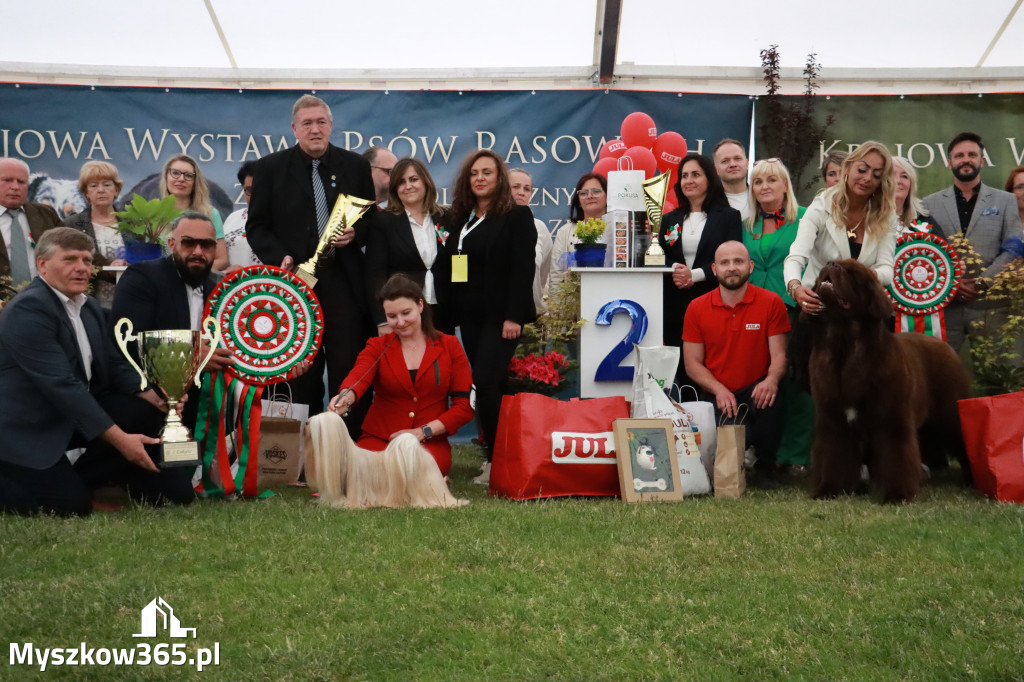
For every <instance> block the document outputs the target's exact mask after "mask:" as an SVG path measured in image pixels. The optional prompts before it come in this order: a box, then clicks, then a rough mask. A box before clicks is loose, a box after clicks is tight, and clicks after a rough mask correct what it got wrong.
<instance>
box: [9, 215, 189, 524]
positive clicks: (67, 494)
mask: <svg viewBox="0 0 1024 682" xmlns="http://www.w3.org/2000/svg"><path fill="white" fill-rule="evenodd" d="M94 248H95V245H94V243H93V240H92V239H91V238H90V237H89V236H88V235H85V234H83V233H81V232H79V231H78V230H74V229H72V228H69V227H60V228H55V229H53V230H48V231H47V232H46V233H45V234H44V235H43V236H42V237H41V238H40V240H39V244H38V246H37V247H36V268H37V269H38V272H39V277H37V278H36V279H35V280H33V282H32V283H31V284H30V285H29V286H28V288H27V289H25V290H24V291H23V292H22V293H20V294H19V295H18V296H17V297H15V298H14V300H12V301H11V302H10V303H9V304H8V305H7V306H6V307H5V308H4V311H3V313H2V314H0V387H2V390H0V439H2V446H0V510H3V511H12V512H16V513H21V514H31V513H35V512H40V511H41V512H44V513H57V514H61V515H71V514H75V515H86V514H88V513H89V512H90V511H91V508H92V507H91V499H90V491H89V488H90V485H91V482H90V481H89V480H87V479H85V478H83V477H82V476H81V475H80V473H79V472H78V471H77V470H76V469H75V468H73V467H72V464H71V462H70V460H69V459H68V458H67V456H66V455H65V452H66V451H67V450H69V449H71V448H76V447H80V446H86V445H87V450H86V454H85V455H83V456H82V458H83V459H84V458H86V457H88V458H105V459H111V460H114V464H112V465H110V468H114V469H117V471H118V472H119V476H118V478H117V480H116V481H115V482H117V483H120V484H122V485H125V486H126V487H127V488H128V490H129V493H130V494H131V495H132V496H133V497H135V498H136V499H140V500H143V501H153V502H156V501H160V500H163V499H170V500H173V501H176V502H182V503H187V502H188V501H189V500H191V498H192V488H191V481H190V480H189V479H188V478H185V479H183V480H182V479H181V476H180V475H177V474H175V473H173V472H170V473H169V472H168V471H159V470H158V469H157V468H156V466H154V464H153V461H152V460H151V459H150V457H149V455H148V454H147V453H146V450H145V447H144V446H145V445H147V444H154V443H157V442H159V441H158V439H157V438H153V437H150V436H152V435H155V434H156V433H158V432H159V429H160V425H161V424H162V423H163V420H164V412H166V410H167V407H166V405H165V404H164V403H163V401H162V400H160V398H158V397H157V396H156V394H155V392H154V391H152V390H146V391H144V392H140V390H139V386H140V380H139V376H138V374H136V373H135V371H134V370H132V369H131V367H130V366H128V364H127V363H126V362H124V361H123V360H120V359H119V357H115V356H112V355H111V354H110V353H109V349H110V344H108V343H107V341H106V335H105V333H104V326H105V325H104V318H103V311H102V309H101V308H100V306H99V304H98V303H97V302H96V301H95V300H94V299H92V298H90V297H89V296H86V295H85V290H86V287H87V286H88V284H89V277H90V276H91V274H92V254H93V250H94ZM161 410H162V411H161ZM145 434H149V435H148V436H147V435H145Z"/></svg>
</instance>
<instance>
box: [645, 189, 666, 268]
mask: <svg viewBox="0 0 1024 682" xmlns="http://www.w3.org/2000/svg"><path fill="white" fill-rule="evenodd" d="M668 176H669V174H668V173H662V174H661V175H659V176H657V177H653V178H651V179H650V180H644V183H643V188H644V205H645V206H646V207H647V219H648V221H649V222H650V225H651V245H650V246H649V247H647V253H645V254H644V266H645V267H665V250H664V249H663V248H661V244H659V243H658V233H659V232H661V218H662V210H663V209H664V207H665V197H666V196H668V179H669V178H668Z"/></svg>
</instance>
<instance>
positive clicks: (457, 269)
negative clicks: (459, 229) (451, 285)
mask: <svg viewBox="0 0 1024 682" xmlns="http://www.w3.org/2000/svg"><path fill="white" fill-rule="evenodd" d="M468 281H469V256H467V255H466V254H464V253H457V254H455V255H453V256H452V282H468Z"/></svg>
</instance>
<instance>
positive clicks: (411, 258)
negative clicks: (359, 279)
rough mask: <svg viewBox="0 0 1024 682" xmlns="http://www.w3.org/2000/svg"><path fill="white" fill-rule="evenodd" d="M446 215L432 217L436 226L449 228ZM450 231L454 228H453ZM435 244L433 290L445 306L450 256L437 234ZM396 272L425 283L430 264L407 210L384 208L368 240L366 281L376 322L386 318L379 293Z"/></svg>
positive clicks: (440, 302) (379, 323)
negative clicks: (378, 300)
mask: <svg viewBox="0 0 1024 682" xmlns="http://www.w3.org/2000/svg"><path fill="white" fill-rule="evenodd" d="M443 215H444V214H443V213H441V212H438V213H436V214H434V215H432V216H430V217H431V219H432V220H433V221H434V226H435V227H437V226H443V227H445V228H446V229H447V228H448V225H446V224H445V221H444V218H443ZM448 231H449V232H451V230H450V229H449V230H448ZM433 244H434V246H435V247H436V249H437V257H436V258H435V259H434V264H433V265H432V266H431V267H430V271H431V272H432V273H434V290H435V293H436V294H437V302H438V305H440V306H442V307H443V305H444V303H445V301H446V296H447V294H448V287H449V285H450V282H451V258H450V257H449V256H448V254H447V253H446V252H445V247H444V245H443V244H441V242H440V241H439V240H438V239H436V238H434V240H433ZM396 272H402V273H405V274H406V275H409V277H411V278H412V279H414V280H416V282H417V283H418V284H419V285H420V286H421V287H422V286H423V282H424V281H425V279H426V276H427V267H426V266H425V265H424V264H423V258H422V257H421V256H420V252H419V249H417V248H416V240H415V239H414V238H413V235H412V225H411V224H410V222H409V216H408V214H406V213H405V212H404V211H403V212H402V213H391V212H390V211H387V210H384V211H381V212H380V213H379V214H378V215H377V220H376V224H375V225H374V228H373V230H371V231H370V233H369V235H368V236H367V240H366V281H367V282H368V284H369V291H368V292H367V293H368V294H369V297H370V302H371V308H370V310H372V311H373V321H374V323H375V324H377V325H381V324H384V323H385V322H386V320H385V319H384V309H383V308H382V307H381V306H380V304H379V303H378V302H377V294H378V293H379V292H380V288H381V287H382V286H384V282H386V281H387V279H388V277H390V276H391V275H393V274H395V273H396Z"/></svg>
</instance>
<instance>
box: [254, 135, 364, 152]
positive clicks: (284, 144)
mask: <svg viewBox="0 0 1024 682" xmlns="http://www.w3.org/2000/svg"><path fill="white" fill-rule="evenodd" d="M263 139H264V140H266V141H267V154H273V153H274V152H279V151H281V150H282V149H288V148H289V147H291V146H292V145H291V143H290V142H289V141H288V138H286V137H285V136H284V135H282V136H281V139H280V140H279V141H278V143H277V149H274V139H273V138H272V137H271V136H270V135H264V136H263ZM346 149H347V147H346Z"/></svg>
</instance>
